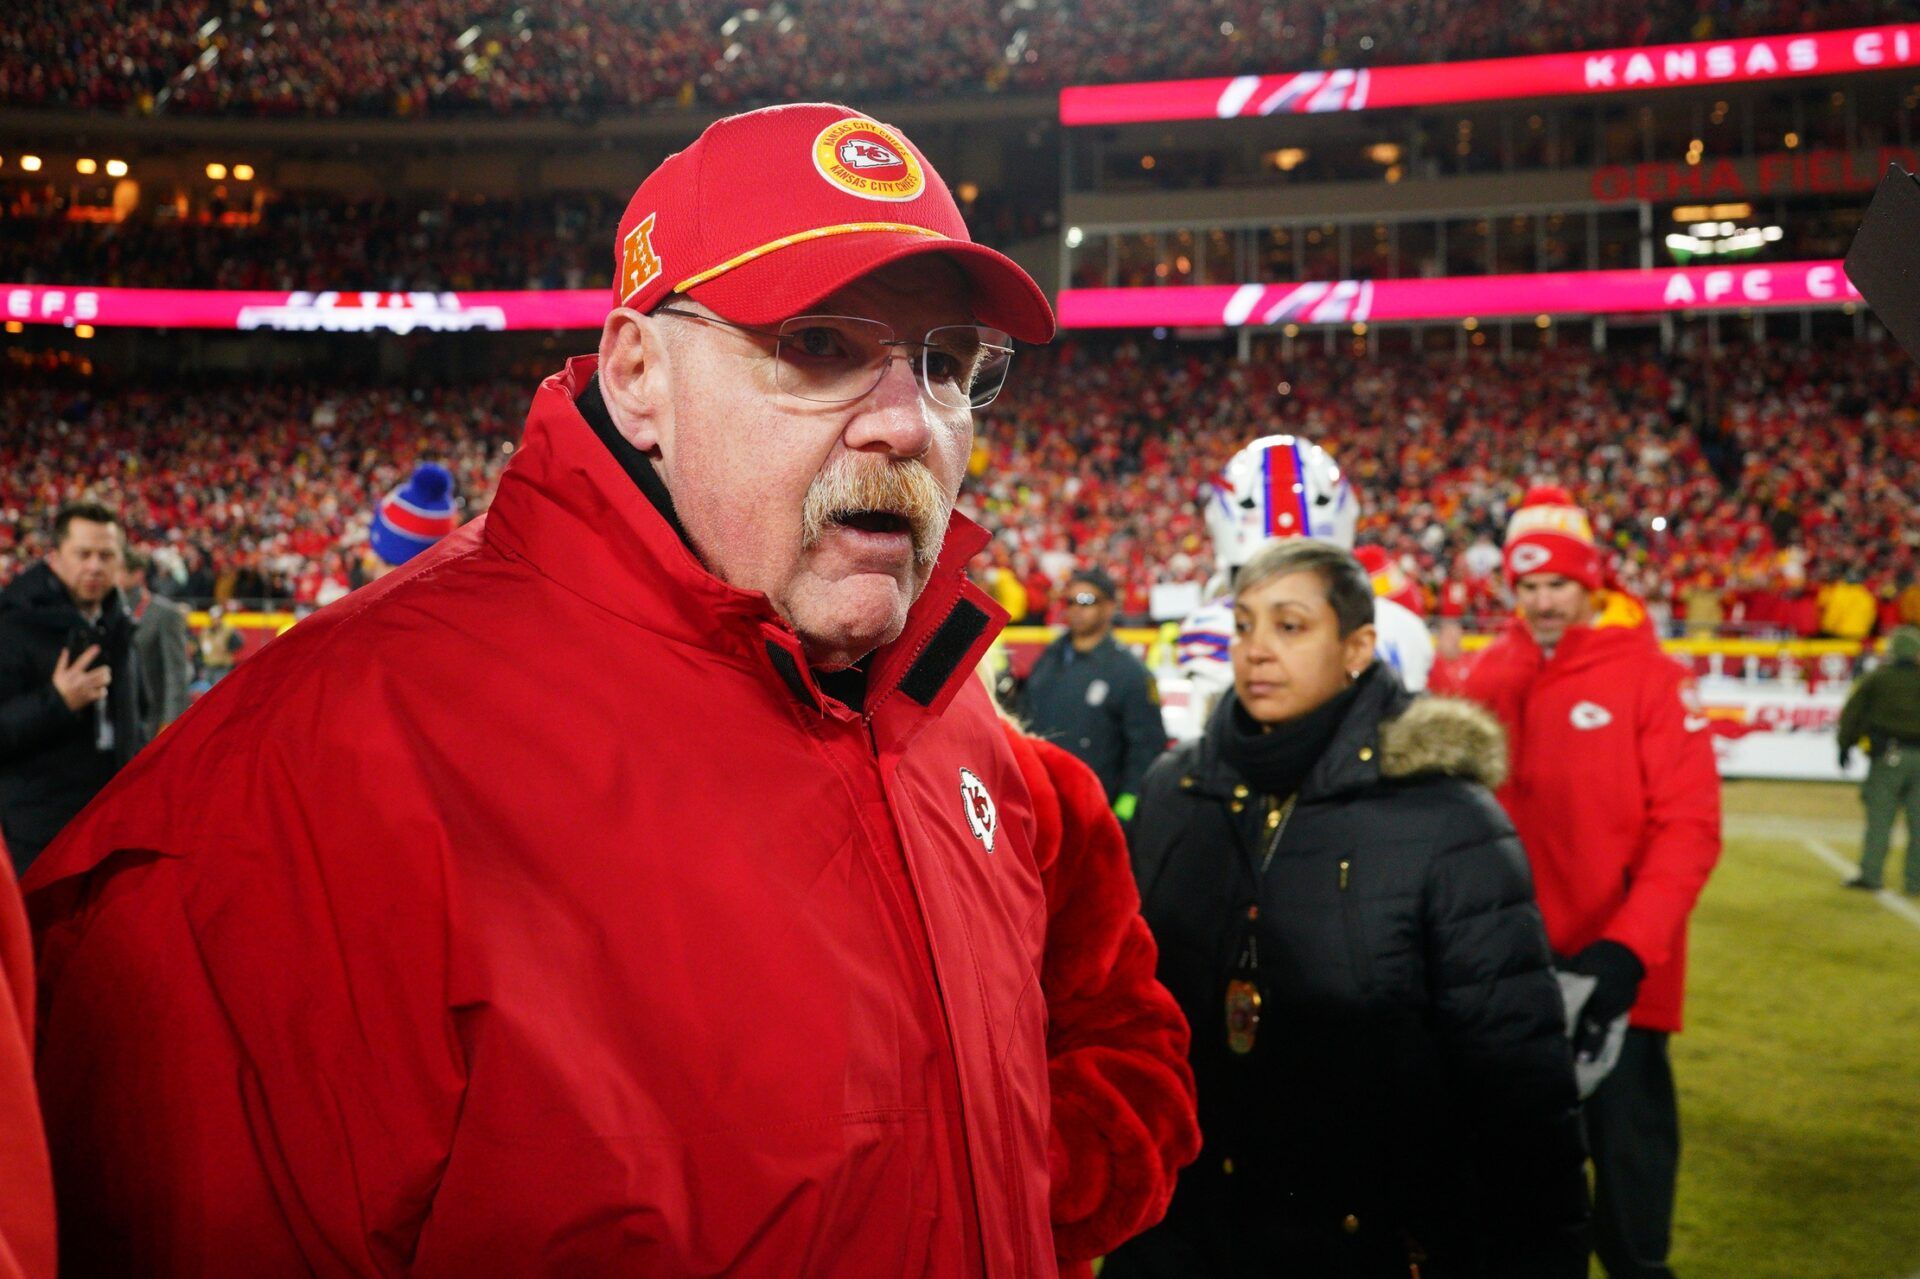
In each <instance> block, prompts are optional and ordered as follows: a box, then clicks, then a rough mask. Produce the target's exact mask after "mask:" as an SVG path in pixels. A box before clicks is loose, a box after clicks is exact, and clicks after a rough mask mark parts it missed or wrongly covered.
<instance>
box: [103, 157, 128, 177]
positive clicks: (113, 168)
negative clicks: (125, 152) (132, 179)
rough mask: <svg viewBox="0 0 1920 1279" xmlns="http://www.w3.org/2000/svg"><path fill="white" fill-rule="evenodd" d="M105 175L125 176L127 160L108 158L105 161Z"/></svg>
mask: <svg viewBox="0 0 1920 1279" xmlns="http://www.w3.org/2000/svg"><path fill="white" fill-rule="evenodd" d="M107 176H108V177H110V178H124V177H126V176H127V162H126V161H125V160H109V161H107Z"/></svg>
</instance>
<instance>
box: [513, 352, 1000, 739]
mask: <svg viewBox="0 0 1920 1279" xmlns="http://www.w3.org/2000/svg"><path fill="white" fill-rule="evenodd" d="M595 363H596V361H595V359H594V358H593V357H591V356H584V357H581V358H578V359H575V360H571V361H569V362H568V364H567V366H566V368H565V369H563V370H561V371H560V372H559V373H556V374H554V375H553V376H552V377H549V378H548V379H547V380H546V381H545V382H543V383H541V385H540V389H539V391H538V392H537V393H536V394H535V396H534V402H533V408H532V411H531V412H530V413H529V415H528V417H527V429H526V434H525V436H524V437H523V439H522V441H521V445H520V448H519V449H518V451H517V452H516V453H515V455H514V459H513V463H512V464H511V465H510V466H509V467H508V468H507V471H506V474H505V475H503V476H502V477H501V479H500V486H499V489H498V491H497V493H496V494H495V497H494V500H493V504H492V506H491V507H490V508H489V510H488V513H487V518H486V528H485V534H484V536H485V538H486V540H487V541H488V542H489V543H491V544H493V545H495V546H496V547H498V548H500V549H501V550H503V551H505V552H506V553H508V554H510V555H513V556H516V557H518V558H521V559H524V560H526V561H527V562H529V563H530V564H532V565H533V566H534V567H535V568H536V569H538V570H539V571H540V572H541V573H542V574H543V575H545V576H546V577H548V578H550V579H552V580H553V581H554V582H556V583H558V584H559V585H560V586H561V587H563V588H565V589H566V590H569V591H571V592H573V593H574V594H576V595H579V596H581V597H582V598H584V599H587V600H590V601H592V602H593V603H594V604H596V605H598V606H599V607H601V608H603V609H606V610H607V611H608V612H610V613H612V614H614V615H615V616H617V617H620V618H622V619H624V620H626V621H628V622H631V623H633V624H634V625H636V626H639V627H642V628H644V629H646V630H648V631H652V632H654V633H656V634H659V635H661V636H663V637H664V638H667V639H670V640H675V641H678V642H680V643H683V644H687V645H690V646H693V647H697V648H702V649H706V650H708V651H711V652H714V653H716V654H721V655H725V656H727V657H728V658H730V659H731V660H733V661H734V662H736V663H740V664H748V665H752V666H756V667H760V668H763V669H766V670H769V671H770V672H771V673H772V675H773V676H774V677H775V678H777V679H778V681H779V683H780V684H781V685H783V686H784V687H785V689H786V691H787V692H788V694H790V695H791V696H792V697H793V698H794V699H795V700H796V701H798V702H800V703H801V704H802V705H804V706H807V707H809V708H810V709H812V710H814V711H817V712H819V713H822V714H834V715H838V716H843V717H850V716H852V715H853V712H852V711H850V710H848V709H847V708H846V707H845V706H843V705H842V704H841V703H840V702H838V701H835V700H834V699H832V698H829V697H827V696H826V695H825V694H823V693H822V692H821V691H820V688H819V685H818V684H817V683H816V682H815V680H814V678H813V673H812V672H811V671H810V670H809V669H808V668H807V665H806V657H805V650H804V649H803V647H802V646H801V643H800V637H799V636H798V635H796V634H795V633H794V631H793V628H792V627H790V626H789V625H788V624H787V623H786V621H785V620H784V619H783V618H781V616H780V615H779V613H778V612H777V611H776V610H775V609H774V607H773V604H772V602H771V601H769V600H768V599H767V597H766V595H764V594H763V593H761V592H759V591H746V590H741V589H740V588H738V587H736V586H732V585H729V584H728V583H726V582H724V581H722V580H720V579H719V578H718V577H716V576H714V575H713V574H712V573H710V572H709V571H708V570H707V568H706V567H705V566H704V565H703V564H701V563H700V561H699V559H698V558H697V557H696V556H695V555H694V553H693V551H692V549H691V548H690V547H689V546H688V545H687V543H686V541H685V539H684V537H683V536H682V535H681V532H680V530H679V526H678V523H677V520H676V518H675V516H674V513H673V509H672V500H671V498H670V497H668V496H667V495H666V489H665V486H664V485H660V484H659V480H658V476H657V473H655V472H653V471H652V469H651V464H650V463H648V461H647V460H646V458H645V457H644V456H642V455H641V454H640V453H638V451H636V450H634V449H632V448H631V447H630V446H627V445H626V442H625V441H624V440H621V439H619V437H618V436H613V437H612V438H610V439H607V438H603V435H606V434H610V432H607V431H605V430H604V429H603V431H601V432H596V430H595V427H594V426H593V425H592V424H591V423H590V422H589V421H588V418H587V416H585V415H583V413H582V408H583V406H584V407H585V408H586V409H587V412H588V413H589V414H592V413H595V412H603V410H597V409H596V407H595V400H596V399H597V389H596V388H594V386H593V376H594V367H595ZM629 455H630V456H629ZM656 486H657V487H656ZM987 541H988V535H987V533H986V531H985V530H984V529H982V528H980V527H979V526H978V525H976V524H974V523H973V522H972V521H970V520H968V519H966V518H965V517H963V516H960V515H958V514H955V516H954V517H953V520H952V522H951V524H950V525H949V527H948V530H947V538H946V542H945V543H944V544H943V546H942V548H941V552H940V558H939V561H938V563H937V564H936V565H935V566H934V570H933V573H932V575H931V576H930V577H929V579H928V581H927V585H926V588H925V589H924V590H923V591H922V592H921V594H920V598H919V599H918V600H916V601H915V602H914V605H913V607H912V609H910V610H909V611H908V614H907V624H906V628H905V630H903V631H902V632H901V634H900V637H899V638H898V639H896V640H894V641H893V642H892V643H891V644H888V645H885V646H883V647H882V648H880V649H878V650H876V651H875V652H874V653H873V654H872V655H871V656H870V657H869V658H868V659H867V662H866V669H867V693H866V701H865V713H866V715H867V716H868V717H869V718H870V719H877V718H878V716H879V714H880V712H881V711H882V710H883V709H884V708H887V707H888V706H889V705H890V704H894V703H897V702H903V703H905V704H908V705H910V706H912V707H917V708H919V709H920V710H922V711H925V712H929V713H931V714H933V715H937V714H939V713H940V712H941V711H942V710H944V709H945V707H946V705H947V703H948V702H949V701H950V700H951V699H952V697H953V694H954V692H955V690H956V688H957V687H958V686H959V684H960V682H961V681H962V680H964V679H965V678H966V677H967V676H969V675H970V674H971V673H972V670H973V667H974V665H975V664H976V663H977V662H978V661H979V659H980V657H981V656H982V655H984V654H985V652H986V650H987V647H988V646H989V645H990V644H991V643H992V642H993V640H994V638H995V636H997V635H998V634H999V633H1000V630H1001V628H1002V627H1004V626H1005V625H1006V620H1007V615H1006V613H1005V612H1004V611H1002V610H1001V608H1000V607H999V606H998V605H997V604H995V603H994V602H993V601H992V600H991V599H990V598H989V597H988V596H987V595H986V594H985V592H983V591H981V590H980V589H979V588H978V587H976V586H974V585H973V583H971V582H970V581H968V580H967V575H966V566H967V562H968V561H969V560H970V559H972V558H973V556H974V555H975V554H977V553H978V552H979V550H980V549H981V548H982V547H983V546H985V545H986V543H987Z"/></svg>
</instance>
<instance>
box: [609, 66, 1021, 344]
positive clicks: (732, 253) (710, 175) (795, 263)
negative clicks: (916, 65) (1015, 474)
mask: <svg viewBox="0 0 1920 1279" xmlns="http://www.w3.org/2000/svg"><path fill="white" fill-rule="evenodd" d="M926 253H938V254H941V255H942V256H944V257H946V258H947V259H948V260H950V261H952V262H953V263H954V264H955V265H956V266H958V267H959V268H960V269H961V270H963V271H965V272H966V274H967V278H968V280H969V282H970V283H971V284H972V286H973V314H974V318H975V319H976V320H977V321H979V322H980V323H981V324H987V325H992V326H993V327H994V328H998V329H1004V330H1006V331H1007V332H1008V333H1011V334H1012V335H1013V336H1015V337H1017V338H1019V339H1021V340H1022V341H1024V342H1046V341H1049V340H1050V339H1051V338H1052V337H1053V310H1052V308H1050V307H1049V306H1048V305H1047V298H1046V294H1044V293H1042V292H1041V291H1040V286H1039V285H1037V284H1035V283H1034V282H1033V279H1032V278H1031V277H1030V276H1028V275H1027V273H1026V272H1025V271H1023V270H1021V269H1020V268H1019V267H1018V266H1016V265H1015V264H1014V262H1013V260H1012V259H1011V258H1008V257H1006V256H1005V255H1003V254H1000V253H996V252H994V251H993V250H992V249H989V248H987V247H985V246H984V245H979V244H975V243H973V239H972V237H971V236H970V235H968V234H967V224H966V221H965V220H964V219H963V218H961V216H960V209H959V206H957V205H955V204H954V202H953V196H952V194H951V193H949V192H948V190H947V184H946V183H945V182H943V181H941V179H940V175H939V174H938V173H935V172H934V171H933V165H932V164H930V163H929V162H928V161H927V158H926V156H924V155H922V154H921V153H920V149H919V148H918V147H916V146H914V145H913V143H911V142H909V141H908V140H907V138H906V135H904V134H902V133H901V132H900V131H899V130H897V129H895V128H893V127H892V126H890V125H886V124H882V123H880V122H879V121H877V120H872V119H869V118H867V117H866V116H863V115H861V114H859V113H858V112H856V111H853V110H851V109H850V108H847V107H842V106H834V105H831V104H828V103H818V102H816V103H803V104H799V105H793V106H780V107H767V108H764V109H763V110H759V111H748V112H745V113H744V114H741V115H734V116H728V117H727V118H725V119H724V120H719V121H716V122H715V123H714V124H712V125H709V126H708V127H707V130H706V132H704V133H702V134H701V135H700V136H699V138H697V139H696V140H695V141H694V143H693V145H691V146H689V147H688V148H687V149H686V150H684V151H681V152H678V153H676V154H674V155H670V156H668V157H667V158H666V159H665V160H663V161H661V163H660V167H659V168H657V169H655V170H654V171H653V172H652V173H651V174H649V175H648V176H647V179H646V181H644V182H642V183H641V184H640V189H639V190H637V191H635V192H634V193H633V199H632V201H631V202H629V203H628V205H627V211H626V214H625V216H623V217H622V218H621V219H620V232H619V236H618V238H617V239H616V240H615V241H614V245H613V256H614V268H615V275H614V283H613V304H614V305H615V306H630V307H632V308H633V309H634V310H636V311H650V310H652V309H653V308H654V307H656V306H658V305H659V304H660V303H662V302H665V301H667V300H669V299H670V298H672V297H674V296H675V295H677V294H683V293H684V294H686V295H688V296H689V297H691V298H693V299H694V300H695V301H697V302H700V303H702V304H704V305H706V306H709V307H712V308H713V310H714V311H716V312H718V313H719V314H720V315H722V316H724V317H725V318H727V319H729V320H732V321H734V322H735V323H738V324H757V325H764V324H775V323H778V322H779V321H781V320H784V319H787V318H788V317H790V316H792V315H795V314H798V313H801V312H804V311H805V310H806V308H808V307H810V306H813V305H814V304H815V303H817V302H819V301H821V300H822V299H823V298H825V297H826V296H827V295H828V294H830V293H833V292H835V291H836V290H838V289H840V288H843V287H844V286H846V285H848V284H851V283H852V282H853V281H855V280H857V279H859V278H860V277H861V276H863V275H866V274H868V273H869V272H872V271H874V270H877V269H878V268H880V267H882V266H885V265H887V264H888V263H889V262H895V261H898V260H900V259H902V258H908V257H914V256H918V255H920V254H926Z"/></svg>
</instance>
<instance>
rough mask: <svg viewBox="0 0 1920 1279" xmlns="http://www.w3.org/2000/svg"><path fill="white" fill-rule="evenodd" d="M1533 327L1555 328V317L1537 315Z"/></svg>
mask: <svg viewBox="0 0 1920 1279" xmlns="http://www.w3.org/2000/svg"><path fill="white" fill-rule="evenodd" d="M1533 327H1534V328H1536V329H1550V328H1552V327H1553V317H1552V316H1551V315H1536V316H1534V317H1533Z"/></svg>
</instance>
